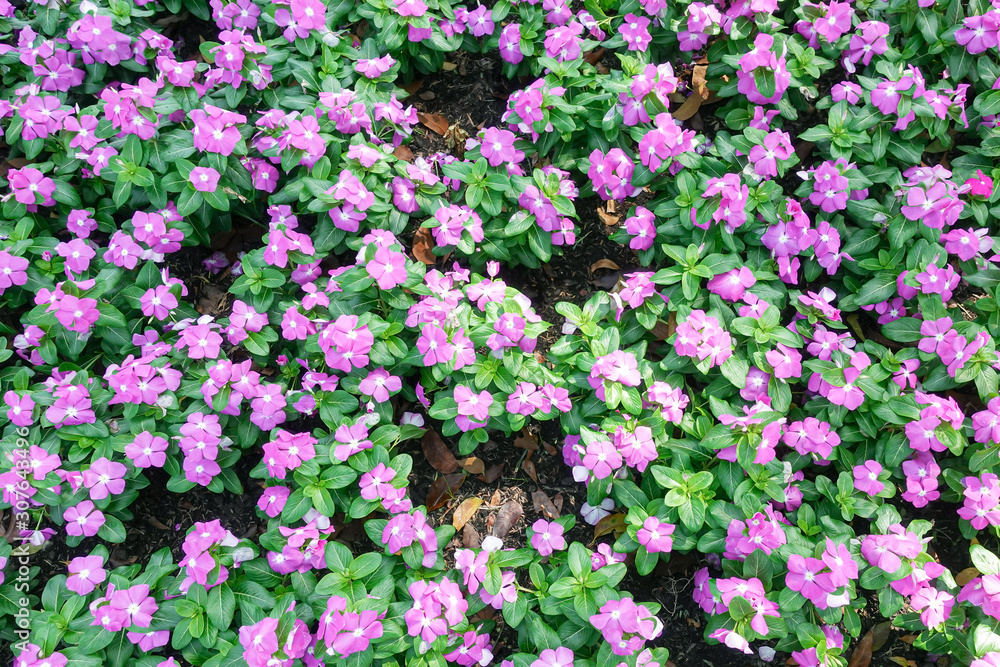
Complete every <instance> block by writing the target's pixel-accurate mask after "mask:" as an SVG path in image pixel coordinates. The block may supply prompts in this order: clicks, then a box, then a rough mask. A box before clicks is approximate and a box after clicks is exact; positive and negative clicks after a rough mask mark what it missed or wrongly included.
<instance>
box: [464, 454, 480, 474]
mask: <svg viewBox="0 0 1000 667" xmlns="http://www.w3.org/2000/svg"><path fill="white" fill-rule="evenodd" d="M462 469H463V470H465V472H467V473H469V474H470V475H482V474H483V473H484V472H486V464H485V463H483V460H482V459H478V458H476V457H475V456H470V457H469V458H467V459H465V460H464V461H462Z"/></svg>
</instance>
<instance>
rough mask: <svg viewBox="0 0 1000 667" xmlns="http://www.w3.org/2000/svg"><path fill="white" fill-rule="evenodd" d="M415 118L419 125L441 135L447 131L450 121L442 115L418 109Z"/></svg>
mask: <svg viewBox="0 0 1000 667" xmlns="http://www.w3.org/2000/svg"><path fill="white" fill-rule="evenodd" d="M417 119H418V120H419V121H420V124H421V125H423V126H424V127H426V128H427V129H428V130H430V131H431V132H434V133H435V134H440V135H441V136H442V137H443V136H444V135H445V134H446V133H447V132H448V126H449V125H450V123H449V122H448V119H447V118H445V117H444V116H440V115H438V114H436V113H424V112H423V111H418V112H417Z"/></svg>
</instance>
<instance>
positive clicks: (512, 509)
mask: <svg viewBox="0 0 1000 667" xmlns="http://www.w3.org/2000/svg"><path fill="white" fill-rule="evenodd" d="M522 516H524V508H523V507H521V503H519V502H517V501H516V500H508V501H507V502H505V503H504V504H503V507H501V508H500V511H499V512H497V516H496V520H495V521H494V522H493V531H492V532H493V536H494V537H499V538H500V539H503V538H504V536H506V535H507V533H509V532H510V529H511V528H513V527H514V524H515V523H517V522H518V520H519V519H520V518H521V517H522Z"/></svg>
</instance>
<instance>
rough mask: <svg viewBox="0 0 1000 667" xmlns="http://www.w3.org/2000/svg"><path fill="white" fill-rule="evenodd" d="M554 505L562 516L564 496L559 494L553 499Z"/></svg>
mask: <svg viewBox="0 0 1000 667" xmlns="http://www.w3.org/2000/svg"><path fill="white" fill-rule="evenodd" d="M552 504H553V505H555V506H556V511H557V512H559V513H560V514H562V508H563V494H561V493H557V494H556V497H555V498H553V499H552Z"/></svg>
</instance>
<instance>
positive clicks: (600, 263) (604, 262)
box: [590, 259, 622, 273]
mask: <svg viewBox="0 0 1000 667" xmlns="http://www.w3.org/2000/svg"><path fill="white" fill-rule="evenodd" d="M621 268H622V267H620V266H618V265H617V264H615V263H614V262H612V261H611V260H610V259H599V260H597V261H596V262H594V263H593V264H591V265H590V272H591V273H593V272H594V271H597V270H598V269H609V270H611V271H618V270H620V269H621Z"/></svg>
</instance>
